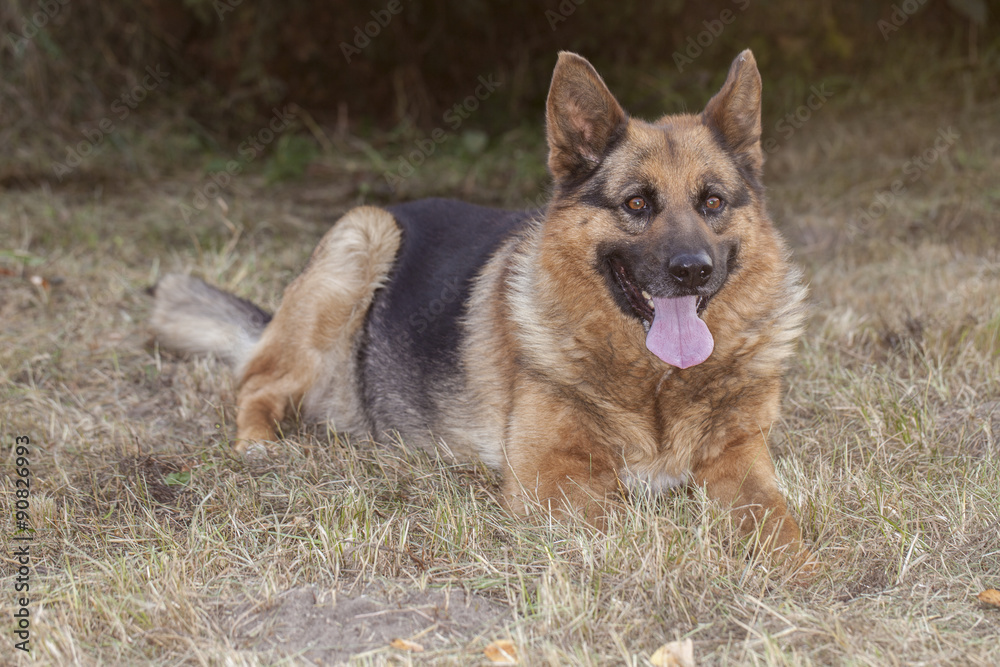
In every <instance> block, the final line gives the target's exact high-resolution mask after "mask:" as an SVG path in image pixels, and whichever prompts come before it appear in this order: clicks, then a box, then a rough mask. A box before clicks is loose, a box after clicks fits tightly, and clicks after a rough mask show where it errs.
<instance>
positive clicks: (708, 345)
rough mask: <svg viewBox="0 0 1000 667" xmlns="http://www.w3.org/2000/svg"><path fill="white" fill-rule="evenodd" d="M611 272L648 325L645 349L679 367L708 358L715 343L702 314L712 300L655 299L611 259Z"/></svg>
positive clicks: (618, 263)
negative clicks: (701, 316)
mask: <svg viewBox="0 0 1000 667" xmlns="http://www.w3.org/2000/svg"><path fill="white" fill-rule="evenodd" d="M611 269H612V272H613V273H614V276H615V282H617V284H618V287H619V288H620V289H621V291H622V293H623V294H624V295H625V300H626V301H627V302H628V304H629V306H630V307H631V308H632V310H633V311H635V313H636V315H638V317H639V318H640V319H642V320H643V321H644V322H645V323H646V324H647V325H648V330H647V334H646V347H647V348H648V349H649V351H650V352H652V353H653V354H655V355H656V356H657V357H659V358H660V359H661V360H662V361H664V362H666V363H668V364H670V365H671V366H676V367H677V368H689V367H691V366H696V365H698V364H700V363H702V362H703V361H705V360H706V359H708V357H709V355H711V354H712V350H713V349H714V348H715V340H714V339H713V338H712V332H711V331H709V330H708V325H706V324H705V322H704V321H703V320H702V319H701V318H700V317H699V315H700V314H701V313H702V312H704V310H705V307H706V306H707V305H708V300H709V298H711V297H701V296H696V295H690V296H681V297H655V296H653V295H651V294H650V293H649V292H647V291H646V290H644V289H642V288H641V287H639V285H638V284H637V283H636V282H635V280H634V279H633V278H632V276H631V275H630V274H629V272H628V270H627V269H626V268H625V266H624V265H623V264H622V263H621V262H620V261H617V260H614V259H613V260H611Z"/></svg>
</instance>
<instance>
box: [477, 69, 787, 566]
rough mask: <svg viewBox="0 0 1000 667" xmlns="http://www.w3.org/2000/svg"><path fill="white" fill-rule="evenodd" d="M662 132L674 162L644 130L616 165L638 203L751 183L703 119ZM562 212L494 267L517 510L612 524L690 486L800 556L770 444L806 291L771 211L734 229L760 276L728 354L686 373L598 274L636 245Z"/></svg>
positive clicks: (487, 302)
mask: <svg viewBox="0 0 1000 667" xmlns="http://www.w3.org/2000/svg"><path fill="white" fill-rule="evenodd" d="M751 58H752V57H751ZM755 71H756V70H754V72H755ZM557 77H558V74H557ZM558 83H559V82H558V81H557V80H554V81H553V86H554V87H555V86H556V85H557V84H558ZM724 90H725V89H724ZM550 100H551V97H550ZM550 105H551V101H550ZM576 111H577V108H576V107H575V106H574V107H573V108H572V109H571V111H570V112H569V113H571V114H572V113H575V112H576ZM612 113H613V112H612ZM720 113H721V112H720ZM660 123H661V124H663V123H667V124H669V125H670V127H671V129H672V139H673V141H672V142H671V143H672V148H673V150H672V151H671V152H670V153H669V154H667V153H665V152H664V147H663V142H662V140H659V139H658V137H659V136H660V134H659V131H656V130H654V129H653V128H652V127H651V126H649V125H647V124H645V123H642V122H641V121H634V120H632V121H630V122H629V123H628V136H627V138H626V140H625V141H624V142H622V144H621V148H620V149H618V151H617V152H616V153H614V154H612V156H611V157H610V158H608V162H610V163H612V164H615V165H618V168H617V170H615V171H612V173H611V177H610V179H609V183H608V186H607V189H608V190H612V191H613V190H615V188H617V187H619V183H617V182H616V181H618V180H620V181H621V183H620V186H621V187H622V188H623V190H622V191H623V192H624V191H627V189H628V183H631V182H634V181H637V180H640V179H645V180H647V181H649V182H653V183H655V184H656V185H657V187H658V189H659V190H660V191H661V192H666V193H668V197H669V198H670V199H671V200H672V202H673V205H675V206H678V207H683V206H685V205H686V201H687V199H688V198H689V196H690V194H689V193H690V192H691V190H692V188H693V187H694V185H693V183H692V179H695V178H697V177H698V176H699V175H700V174H702V173H703V172H704V170H705V165H710V166H711V168H712V169H713V170H714V171H715V172H717V173H718V175H720V176H721V177H722V178H723V179H726V180H729V181H733V182H736V181H737V180H738V179H739V175H738V174H737V173H736V171H735V169H733V168H732V167H731V166H730V164H729V162H728V161H727V160H726V159H725V156H724V155H722V154H721V151H720V149H719V147H718V145H717V144H716V143H715V142H714V141H713V139H712V136H711V135H710V132H709V130H708V129H707V128H706V127H705V125H704V124H703V123H702V122H700V120H699V119H698V118H697V117H695V116H674V117H667V118H665V119H661V121H660ZM572 126H573V127H575V125H572ZM550 128H551V124H550ZM565 161H566V159H565V158H561V157H551V158H550V165H551V166H552V167H553V169H554V170H555V169H559V168H560V165H562V164H563V163H564V162H565ZM557 176H558V174H557ZM556 204H557V206H553V207H552V208H550V211H549V215H548V218H547V220H546V221H545V223H544V226H538V227H536V228H535V229H534V230H533V232H532V233H531V234H529V235H528V236H527V237H526V238H524V239H522V240H521V241H519V247H518V248H517V252H509V253H507V254H504V253H501V254H499V255H498V256H497V257H496V258H495V259H494V261H493V262H492V263H491V264H490V265H489V266H488V267H487V269H486V271H485V272H484V275H483V278H482V279H481V280H480V282H479V285H478V287H477V291H476V296H475V298H474V300H473V309H472V313H471V317H470V327H469V330H470V336H469V339H468V348H467V352H466V355H465V359H466V363H467V364H468V370H469V373H468V375H469V381H470V383H471V387H472V388H473V390H474V392H475V394H476V396H477V397H478V400H479V402H480V404H482V405H483V406H488V407H489V410H490V412H491V414H495V415H497V416H496V419H497V420H498V421H499V422H501V423H503V424H504V431H503V435H502V438H501V443H500V447H501V451H500V452H498V451H497V450H496V449H495V445H494V448H491V449H486V448H484V449H486V450H485V451H482V453H481V455H482V457H483V458H484V459H485V460H488V461H493V460H495V459H496V458H497V457H498V456H500V457H501V458H502V459H503V461H504V467H505V470H506V475H505V481H504V496H505V498H506V499H507V503H508V504H509V506H510V507H511V508H512V509H513V510H515V511H517V512H519V513H527V512H528V511H529V510H530V507H532V506H533V505H535V504H536V503H541V505H542V506H543V507H553V508H554V509H556V510H560V508H562V510H561V511H570V510H583V511H584V512H585V514H586V515H587V517H588V519H589V520H590V521H592V522H593V523H595V524H596V525H601V524H602V523H603V507H605V506H606V504H607V503H608V502H609V501H611V500H612V499H613V498H614V497H615V496H617V495H618V493H619V492H620V491H621V489H622V488H625V487H627V486H629V485H634V484H636V483H645V484H648V485H650V486H652V487H654V488H666V487H670V486H673V485H676V484H678V483H681V482H684V481H690V482H693V483H695V484H699V485H704V486H705V487H706V489H707V491H708V494H709V495H710V496H711V497H713V498H716V499H718V500H720V501H722V502H723V503H725V504H727V505H731V506H733V508H734V516H735V518H736V519H737V521H738V522H739V523H740V524H741V526H742V527H743V529H744V530H745V531H747V532H751V531H754V530H758V529H759V530H761V535H762V539H763V541H764V542H765V543H766V548H767V549H768V550H774V549H787V550H789V551H791V552H796V551H798V550H799V549H800V548H801V538H800V534H799V529H798V526H797V524H796V523H795V521H794V519H793V518H792V517H791V516H790V515H789V514H788V511H787V507H786V503H785V500H784V498H783V497H782V496H781V494H780V492H779V491H778V488H777V485H776V482H775V476H774V468H773V464H772V461H771V458H770V455H769V452H768V449H767V442H766V434H767V433H768V432H769V431H770V429H771V426H772V424H773V423H774V421H775V420H776V419H777V417H778V408H779V401H780V388H781V382H780V380H781V377H782V375H783V372H784V365H785V361H786V359H787V357H788V356H789V355H790V354H791V351H792V344H793V342H794V341H795V339H796V338H797V336H798V334H799V333H800V331H801V326H802V317H803V315H802V300H803V298H804V289H803V288H802V287H801V285H800V284H799V273H798V271H797V270H795V269H794V268H793V267H791V266H790V265H789V264H788V260H787V256H788V252H787V250H786V248H785V246H784V244H783V243H782V241H781V240H780V238H779V237H778V235H777V233H776V232H775V230H774V229H773V227H772V225H771V223H770V221H769V220H768V219H767V218H766V213H765V212H764V208H763V202H761V201H756V200H755V201H754V202H753V203H752V204H751V205H750V206H747V207H745V214H744V215H742V216H739V217H738V218H737V219H735V220H734V221H733V222H732V224H731V225H730V226H729V228H728V229H726V230H725V234H727V235H732V236H738V237H739V239H740V243H741V264H742V265H743V266H744V267H747V268H745V269H744V270H742V271H739V272H737V273H736V274H735V275H733V276H731V277H730V281H729V282H728V283H727V284H726V286H725V288H724V289H723V290H722V291H721V292H720V293H719V294H717V295H716V296H715V298H714V300H713V302H712V304H711V306H710V307H709V308H708V310H707V311H706V313H705V316H704V319H705V321H706V323H707V324H708V326H709V328H710V330H711V331H712V332H713V335H714V337H715V340H716V348H715V351H714V352H713V354H712V357H710V358H709V359H708V360H707V361H706V362H704V363H703V364H702V365H700V366H697V367H694V368H691V369H687V370H686V371H683V373H682V372H679V371H677V370H676V369H673V368H671V367H668V366H666V365H665V364H663V363H661V362H659V360H657V359H655V358H654V357H653V356H652V355H651V354H650V353H649V352H648V351H647V350H646V348H645V345H644V336H645V334H644V331H643V330H642V328H641V327H639V326H638V325H637V324H636V323H635V322H634V321H632V320H630V318H628V317H626V316H625V315H624V314H623V313H622V312H621V310H620V309H619V308H618V307H616V305H615V304H614V303H613V301H612V299H611V298H610V296H609V295H608V291H607V288H606V286H605V285H604V282H603V280H602V278H601V277H600V276H599V275H598V274H596V273H595V272H594V270H593V264H594V249H595V248H596V247H597V246H598V244H599V243H600V242H601V241H603V240H605V239H607V238H609V236H614V235H615V234H619V235H620V234H621V232H620V231H619V230H618V229H616V228H615V226H614V224H613V222H611V221H610V220H609V221H608V222H602V220H601V215H600V214H599V213H598V214H595V213H594V211H593V210H592V209H582V210H578V209H577V207H575V206H574V205H573V203H572V202H571V201H570V202H566V201H559V200H558V193H557V201H556ZM581 215H586V216H588V217H589V222H588V223H587V224H585V225H581V224H580V222H579V220H580V216H581ZM667 223H668V221H666V220H663V221H658V222H656V223H654V227H653V228H651V229H650V230H648V231H647V232H646V234H648V235H649V236H650V238H655V237H656V235H657V233H658V230H657V229H656V228H655V225H656V224H667ZM485 294H489V297H487V296H485ZM497 294H499V296H500V298H499V299H497V298H494V297H495V295H497ZM682 376H683V379H682ZM765 515H766V521H765Z"/></svg>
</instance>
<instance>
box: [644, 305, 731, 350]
mask: <svg viewBox="0 0 1000 667" xmlns="http://www.w3.org/2000/svg"><path fill="white" fill-rule="evenodd" d="M697 304H698V297H696V296H682V297H680V298H677V299H662V298H660V299H658V298H655V297H654V298H653V305H654V306H656V312H655V314H654V316H653V325H652V326H651V327H650V328H649V334H648V335H647V336H646V347H647V348H649V351H650V352H652V353H653V354H655V355H656V356H658V357H659V358H660V359H662V360H663V361H665V362H667V363H668V364H670V365H671V366H676V367H677V368H688V367H690V366H697V365H698V364H700V363H701V362H703V361H705V360H706V359H708V355H710V354H712V348H714V347H715V341H714V340H713V339H712V332H711V331H709V330H708V325H706V324H705V323H704V322H703V321H702V319H701V318H700V317H698V313H697V311H696V306H697Z"/></svg>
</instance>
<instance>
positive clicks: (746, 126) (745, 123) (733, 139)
mask: <svg viewBox="0 0 1000 667" xmlns="http://www.w3.org/2000/svg"><path fill="white" fill-rule="evenodd" d="M760 93H761V81H760V72H758V71H757V61H756V60H755V59H754V57H753V53H751V51H750V49H747V50H746V51H744V52H743V53H741V54H740V55H738V56H736V60H734V61H733V64H732V65H731V66H730V68H729V76H727V77H726V82H725V83H724V84H722V90H720V91H719V92H718V93H716V94H715V97H713V98H712V99H711V100H709V101H708V104H707V105H706V106H705V111H703V112H702V117H703V118H704V119H705V121H706V122H707V123H708V125H709V126H710V127H712V128H713V129H715V130H716V131H717V132H718V133H719V135H720V138H721V139H722V141H723V142H724V144H725V145H726V148H728V149H729V150H730V151H732V152H733V153H734V154H736V156H737V159H738V160H739V161H740V162H741V163H743V164H744V165H745V166H747V167H749V168H750V169H751V170H752V171H753V173H754V175H755V176H760V174H761V170H762V169H763V166H764V153H763V151H761V147H760Z"/></svg>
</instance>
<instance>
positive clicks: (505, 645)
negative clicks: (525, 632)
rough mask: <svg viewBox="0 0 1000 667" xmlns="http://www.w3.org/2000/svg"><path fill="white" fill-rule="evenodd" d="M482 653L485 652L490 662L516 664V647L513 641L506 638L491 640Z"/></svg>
mask: <svg viewBox="0 0 1000 667" xmlns="http://www.w3.org/2000/svg"><path fill="white" fill-rule="evenodd" d="M483 653H485V654H486V657H487V658H489V661H490V662H492V663H494V664H496V665H516V664H517V648H516V647H515V646H514V642H512V641H507V640H506V639H500V640H497V641H495V642H493V643H492V644H490V645H489V646H487V647H486V648H485V649H483Z"/></svg>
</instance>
